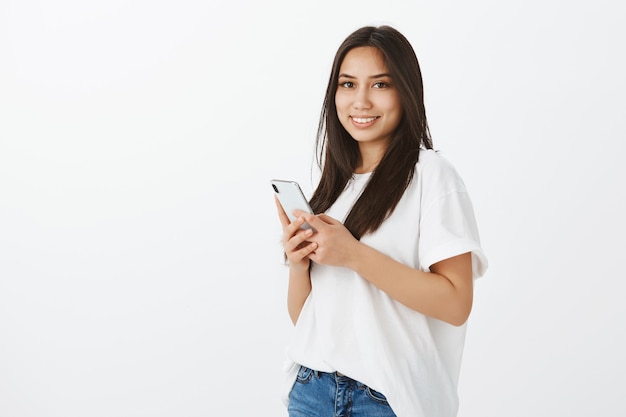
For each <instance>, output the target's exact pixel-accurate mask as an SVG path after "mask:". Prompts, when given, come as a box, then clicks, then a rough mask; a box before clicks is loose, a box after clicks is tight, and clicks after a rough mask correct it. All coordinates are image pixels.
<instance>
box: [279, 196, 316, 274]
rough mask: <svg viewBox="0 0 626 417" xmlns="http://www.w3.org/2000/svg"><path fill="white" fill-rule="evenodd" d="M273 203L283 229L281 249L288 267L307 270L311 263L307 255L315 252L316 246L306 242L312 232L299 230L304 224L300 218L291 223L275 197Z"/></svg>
mask: <svg viewBox="0 0 626 417" xmlns="http://www.w3.org/2000/svg"><path fill="white" fill-rule="evenodd" d="M274 201H275V202H276V209H277V211H278V218H279V219H280V224H281V225H282V228H283V239H282V240H283V248H284V250H285V255H286V256H287V259H288V261H289V267H290V268H292V269H296V270H308V269H309V265H310V263H311V260H310V259H309V255H310V254H311V253H313V252H314V251H315V249H316V248H317V244H316V243H313V242H308V241H307V239H308V238H309V237H311V236H312V235H313V233H314V232H313V230H311V229H301V228H300V226H302V225H303V224H304V219H303V218H302V217H299V218H297V219H296V220H295V221H293V222H291V221H290V220H289V217H287V213H285V210H284V209H283V206H282V205H281V204H280V202H279V201H278V198H276V196H274Z"/></svg>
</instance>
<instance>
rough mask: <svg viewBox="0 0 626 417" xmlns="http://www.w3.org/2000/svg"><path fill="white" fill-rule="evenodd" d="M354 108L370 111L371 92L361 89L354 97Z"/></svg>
mask: <svg viewBox="0 0 626 417" xmlns="http://www.w3.org/2000/svg"><path fill="white" fill-rule="evenodd" d="M353 105H354V108H355V109H369V108H370V107H372V102H371V101H370V96H369V90H368V89H367V88H363V87H359V88H358V89H357V91H356V93H355V96H354V104H353Z"/></svg>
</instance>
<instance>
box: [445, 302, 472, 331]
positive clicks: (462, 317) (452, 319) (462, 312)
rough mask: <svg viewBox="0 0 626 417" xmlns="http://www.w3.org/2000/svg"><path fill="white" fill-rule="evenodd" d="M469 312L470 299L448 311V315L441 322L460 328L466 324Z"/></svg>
mask: <svg viewBox="0 0 626 417" xmlns="http://www.w3.org/2000/svg"><path fill="white" fill-rule="evenodd" d="M471 312H472V300H471V299H470V300H468V301H467V302H465V303H459V305H457V306H456V308H453V309H450V310H449V311H448V313H449V314H448V315H447V317H445V319H444V320H443V321H445V322H446V323H448V324H451V325H453V326H455V327H460V326H463V325H464V324H465V323H467V320H468V319H469V316H470V313H471Z"/></svg>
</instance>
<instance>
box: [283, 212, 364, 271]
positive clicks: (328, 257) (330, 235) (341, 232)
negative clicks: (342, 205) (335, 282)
mask: <svg viewBox="0 0 626 417" xmlns="http://www.w3.org/2000/svg"><path fill="white" fill-rule="evenodd" d="M294 214H295V215H296V216H299V217H300V216H301V217H303V218H304V220H305V221H306V222H307V223H308V224H310V225H311V226H312V227H313V228H314V229H315V230H316V233H314V234H313V236H311V237H309V238H307V240H308V241H309V242H315V243H316V244H317V249H315V251H313V252H312V253H310V254H309V259H311V260H312V261H313V262H315V263H318V264H321V265H332V266H347V265H349V264H350V262H351V256H352V254H353V253H354V252H355V251H354V247H355V246H356V245H358V244H359V241H358V240H357V239H355V238H354V236H352V233H350V231H349V230H348V229H346V227H345V226H344V225H343V224H342V223H341V222H340V221H339V220H337V219H333V218H332V217H330V216H327V215H326V214H318V215H314V214H309V213H306V212H304V211H299V210H296V211H295V212H294Z"/></svg>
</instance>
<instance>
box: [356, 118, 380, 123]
mask: <svg viewBox="0 0 626 417" xmlns="http://www.w3.org/2000/svg"><path fill="white" fill-rule="evenodd" d="M352 120H354V121H355V122H357V123H369V122H373V121H374V120H376V118H375V117H368V118H361V117H353V118H352Z"/></svg>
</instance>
